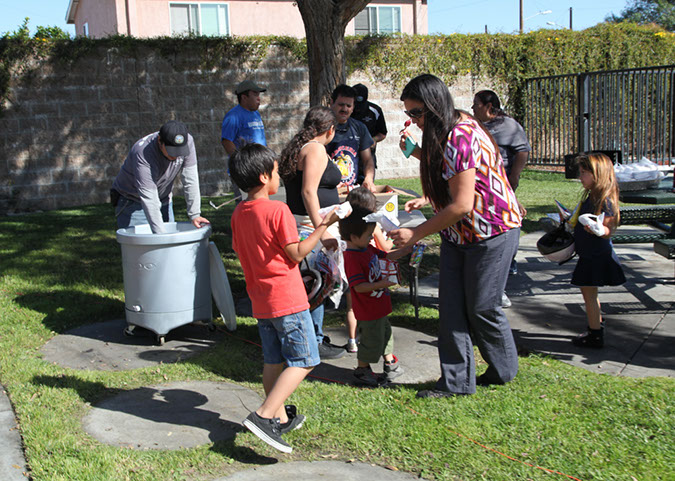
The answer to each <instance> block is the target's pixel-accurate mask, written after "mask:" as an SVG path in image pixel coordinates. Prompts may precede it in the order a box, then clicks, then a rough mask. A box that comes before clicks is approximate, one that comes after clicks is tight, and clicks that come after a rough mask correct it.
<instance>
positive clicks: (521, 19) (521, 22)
mask: <svg viewBox="0 0 675 481" xmlns="http://www.w3.org/2000/svg"><path fill="white" fill-rule="evenodd" d="M524 28H525V21H524V20H523V0H520V33H521V34H522V33H523V29H524Z"/></svg>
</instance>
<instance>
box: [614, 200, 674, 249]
mask: <svg viewBox="0 0 675 481" xmlns="http://www.w3.org/2000/svg"><path fill="white" fill-rule="evenodd" d="M621 224H622V225H641V224H648V225H651V226H653V227H656V228H657V229H660V230H662V231H664V232H656V233H653V234H633V235H630V234H618V235H615V236H613V237H612V242H613V243H615V244H633V243H647V242H656V241H659V240H662V239H672V238H675V232H674V231H673V227H672V226H673V225H674V224H675V205H650V206H640V207H632V206H631V207H622V208H621ZM669 224H670V225H669Z"/></svg>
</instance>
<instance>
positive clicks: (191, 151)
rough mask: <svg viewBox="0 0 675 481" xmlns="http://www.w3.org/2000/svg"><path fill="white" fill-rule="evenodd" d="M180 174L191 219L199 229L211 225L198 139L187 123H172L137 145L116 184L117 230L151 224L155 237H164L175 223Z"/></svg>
mask: <svg viewBox="0 0 675 481" xmlns="http://www.w3.org/2000/svg"><path fill="white" fill-rule="evenodd" d="M179 174H180V176H181V181H182V183H183V195H185V202H186V203H187V213H188V217H189V218H190V220H191V221H192V223H193V224H194V226H195V227H197V228H199V227H202V225H203V224H209V221H208V220H206V219H205V218H204V217H202V216H201V196H200V193H199V174H198V172H197V154H196V152H195V142H194V139H193V138H192V135H190V133H189V132H188V129H187V127H186V126H185V124H184V123H182V122H179V121H177V120H170V121H169V122H167V123H165V124H164V125H162V128H161V129H159V132H154V133H152V134H149V135H146V136H145V137H143V138H142V139H140V140H139V141H137V142H136V143H135V144H134V146H133V147H132V148H131V150H130V151H129V155H127V158H126V160H125V161H124V164H123V165H122V169H121V170H120V172H119V174H117V177H116V178H115V181H114V182H113V188H112V189H111V190H110V197H111V199H110V200H111V202H112V203H113V205H114V207H115V217H116V218H117V227H118V228H120V229H122V228H125V227H130V226H135V225H141V224H150V228H151V229H152V232H153V233H155V234H161V233H164V232H165V229H164V222H174V217H173V202H172V194H171V191H172V189H173V183H174V180H176V177H178V175H179Z"/></svg>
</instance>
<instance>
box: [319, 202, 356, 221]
mask: <svg viewBox="0 0 675 481" xmlns="http://www.w3.org/2000/svg"><path fill="white" fill-rule="evenodd" d="M336 207H337V208H338V210H337V211H336V212H335V213H336V214H337V216H338V218H340V219H344V218H345V217H347V216H348V215H349V214H351V213H352V205H351V204H350V203H349V202H343V203H342V204H335V205H330V206H328V207H324V208H323V209H319V215H320V216H321V218H322V219H323V218H324V217H326V216H327V215H328V214H329V213H330V211H332V210H333V209H335V208H336Z"/></svg>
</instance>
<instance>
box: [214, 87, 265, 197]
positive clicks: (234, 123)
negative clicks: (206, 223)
mask: <svg viewBox="0 0 675 481" xmlns="http://www.w3.org/2000/svg"><path fill="white" fill-rule="evenodd" d="M266 90H267V89H265V88H262V87H260V86H258V85H257V84H256V83H255V82H253V81H252V80H244V81H243V82H241V83H240V84H239V85H237V88H236V89H235V90H234V93H235V94H236V95H237V102H239V105H237V106H236V107H233V108H232V109H230V111H229V112H227V113H226V114H225V117H224V118H223V125H222V127H221V131H220V143H221V144H223V148H224V149H225V152H227V155H228V156H230V155H232V153H234V151H235V150H237V149H238V148H239V145H240V144H241V141H242V140H245V141H246V142H255V143H256V144H262V145H267V141H266V140H265V126H264V125H263V121H262V118H261V117H260V112H258V108H259V107H260V92H265V91H266ZM232 188H233V191H234V196H235V197H238V196H240V195H241V193H240V192H239V189H238V188H237V186H236V185H235V184H234V183H232Z"/></svg>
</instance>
